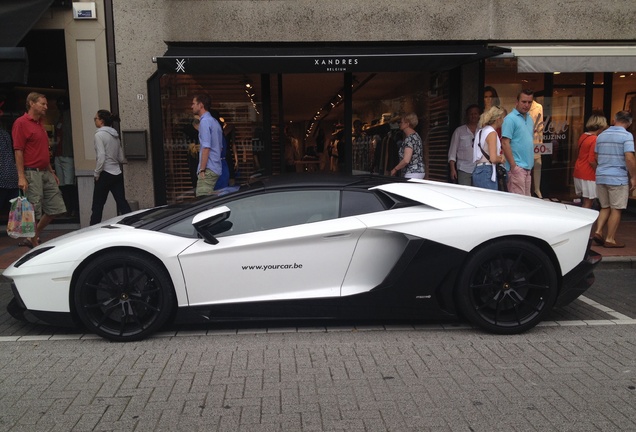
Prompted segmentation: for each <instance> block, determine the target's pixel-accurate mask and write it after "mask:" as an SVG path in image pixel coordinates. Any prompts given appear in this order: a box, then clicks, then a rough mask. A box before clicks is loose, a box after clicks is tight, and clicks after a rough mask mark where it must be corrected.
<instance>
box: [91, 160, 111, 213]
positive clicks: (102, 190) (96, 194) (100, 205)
mask: <svg viewBox="0 0 636 432" xmlns="http://www.w3.org/2000/svg"><path fill="white" fill-rule="evenodd" d="M107 176H108V173H106V172H102V173H101V174H100V175H99V179H97V181H96V182H95V188H94V189H93V204H92V205H91V220H90V222H89V223H90V225H95V224H98V223H100V222H101V221H102V213H103V211H104V204H106V199H107V198H108V182H107Z"/></svg>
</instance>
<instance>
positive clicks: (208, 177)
mask: <svg viewBox="0 0 636 432" xmlns="http://www.w3.org/2000/svg"><path fill="white" fill-rule="evenodd" d="M218 179H219V175H218V174H217V173H215V172H214V171H212V170H211V169H209V168H208V169H206V170H205V177H203V178H201V177H197V190H196V192H195V194H196V196H198V197H200V196H206V195H212V193H213V192H214V185H216V181H217V180H218Z"/></svg>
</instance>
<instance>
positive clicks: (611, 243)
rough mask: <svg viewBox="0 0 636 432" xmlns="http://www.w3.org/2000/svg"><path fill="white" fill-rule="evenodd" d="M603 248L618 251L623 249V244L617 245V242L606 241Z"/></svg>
mask: <svg viewBox="0 0 636 432" xmlns="http://www.w3.org/2000/svg"><path fill="white" fill-rule="evenodd" d="M603 247H606V248H611V249H614V248H616V249H618V248H624V247H625V243H619V242H608V241H606V242H605V244H603Z"/></svg>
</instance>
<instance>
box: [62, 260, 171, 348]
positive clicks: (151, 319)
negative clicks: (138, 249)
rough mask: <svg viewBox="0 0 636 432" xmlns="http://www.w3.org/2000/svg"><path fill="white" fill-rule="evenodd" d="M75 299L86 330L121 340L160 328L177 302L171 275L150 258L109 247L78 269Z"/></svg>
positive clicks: (146, 334) (146, 333) (135, 338)
mask: <svg viewBox="0 0 636 432" xmlns="http://www.w3.org/2000/svg"><path fill="white" fill-rule="evenodd" d="M74 302H75V309H76V310H77V315H78V316H79V318H80V319H81V320H82V322H83V323H84V325H86V327H88V329H89V330H91V331H93V332H95V333H97V334H98V335H100V336H103V337H105V338H107V339H110V340H113V341H123V342H125V341H135V340H140V339H143V338H145V337H147V336H148V335H150V334H152V333H154V332H156V331H157V330H158V329H159V328H161V326H163V325H164V324H165V323H166V321H167V320H168V319H169V318H170V316H171V315H172V312H173V310H174V308H175V294H174V288H173V286H172V282H171V280H170V276H169V275H168V274H167V272H166V271H165V269H164V268H163V267H162V266H161V265H159V264H158V263H157V262H155V261H154V260H152V259H151V258H149V257H146V256H145V255H143V254H140V253H135V252H111V253H108V254H105V255H102V256H99V257H98V258H96V259H94V260H93V261H91V262H90V263H89V264H88V265H87V266H86V267H85V268H84V269H83V270H82V272H81V273H80V275H79V277H78V279H77V284H76V285H75V293H74Z"/></svg>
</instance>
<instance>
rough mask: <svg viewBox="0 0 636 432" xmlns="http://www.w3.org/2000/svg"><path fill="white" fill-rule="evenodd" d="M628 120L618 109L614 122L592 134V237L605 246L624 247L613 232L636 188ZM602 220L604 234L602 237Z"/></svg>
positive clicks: (628, 115) (628, 117)
mask: <svg viewBox="0 0 636 432" xmlns="http://www.w3.org/2000/svg"><path fill="white" fill-rule="evenodd" d="M632 120H633V118H632V114H631V113H630V112H629V111H619V112H617V113H616V116H614V125H613V126H610V127H609V128H607V129H605V130H604V131H603V132H601V133H600V134H599V135H598V137H597V138H596V149H595V152H596V160H597V162H598V165H597V166H596V195H597V196H598V200H599V201H600V203H601V211H600V213H599V215H598V220H597V223H596V232H595V233H594V241H595V242H596V243H599V244H602V245H603V246H605V247H606V248H622V247H625V244H624V243H619V242H617V241H616V239H615V238H614V236H615V235H616V230H617V229H618V225H619V224H620V221H621V213H622V210H623V209H625V208H627V201H628V199H629V193H630V192H631V191H633V190H636V157H634V136H633V135H632V134H631V133H630V132H628V131H627V129H628V128H629V127H630V125H631V124H632ZM628 173H629V175H628ZM606 224H607V236H606V237H605V238H603V228H604V227H605V225H606Z"/></svg>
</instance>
